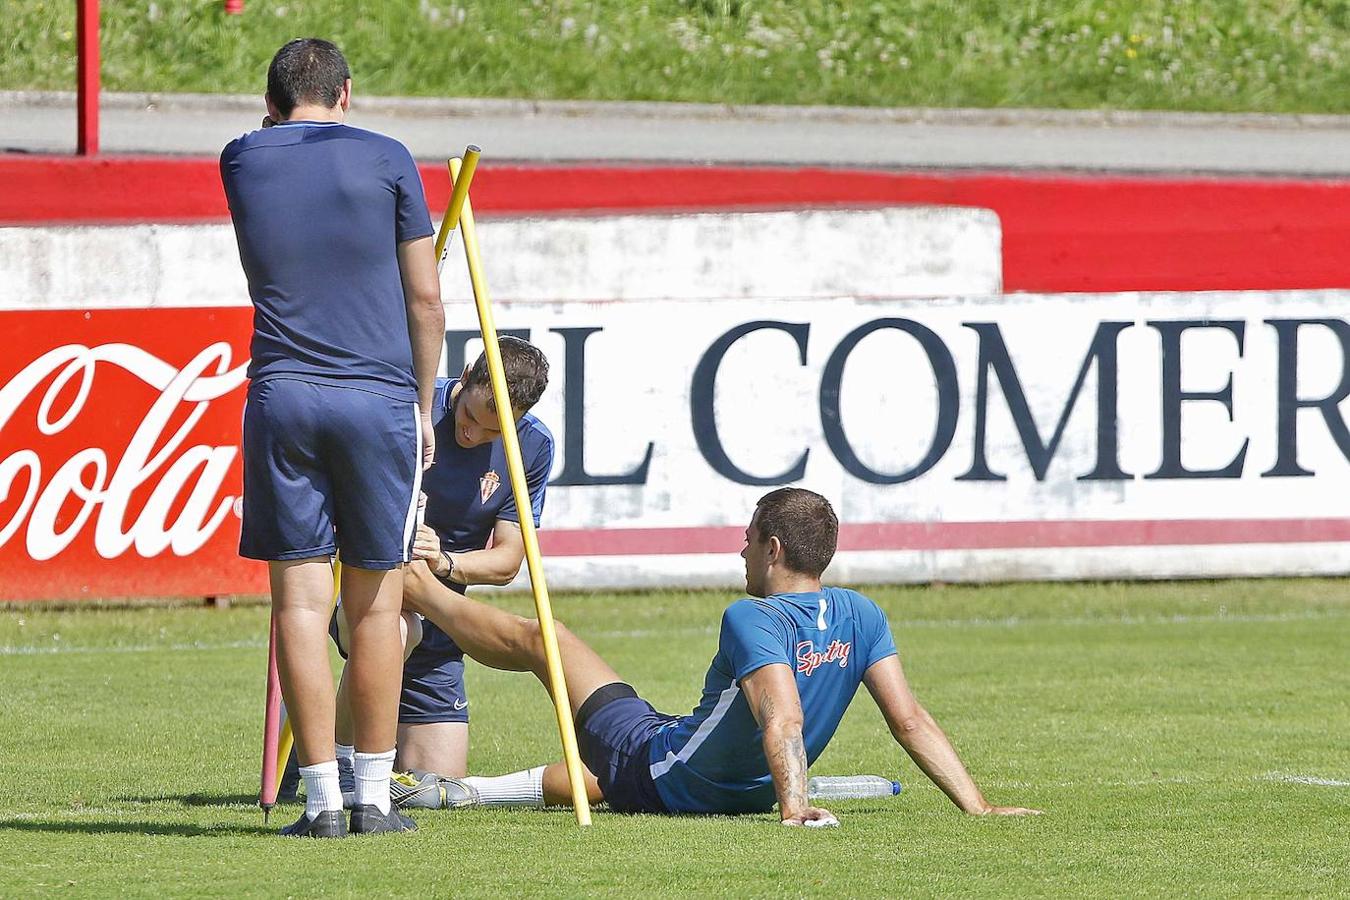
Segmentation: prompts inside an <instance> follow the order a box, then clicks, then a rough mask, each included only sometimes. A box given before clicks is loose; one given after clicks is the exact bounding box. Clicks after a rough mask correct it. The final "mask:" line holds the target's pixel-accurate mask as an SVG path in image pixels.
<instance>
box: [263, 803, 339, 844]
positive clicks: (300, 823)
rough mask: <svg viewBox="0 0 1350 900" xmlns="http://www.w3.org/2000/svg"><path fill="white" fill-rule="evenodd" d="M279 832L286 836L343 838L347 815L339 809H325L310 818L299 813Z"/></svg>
mask: <svg viewBox="0 0 1350 900" xmlns="http://www.w3.org/2000/svg"><path fill="white" fill-rule="evenodd" d="M280 833H281V834H283V835H285V836H286V837H312V838H343V837H346V836H347V817H346V816H345V815H343V812H342V810H340V809H330V810H325V811H324V812H321V813H319V814H318V815H317V816H315V817H314V818H312V819H311V818H310V817H309V816H308V815H306V814H305V813H301V814H300V818H298V819H296V820H295V822H293V823H292V824H290V825H287V826H286V827H285V828H283V829H281V832H280Z"/></svg>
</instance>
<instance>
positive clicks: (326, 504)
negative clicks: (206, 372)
mask: <svg viewBox="0 0 1350 900" xmlns="http://www.w3.org/2000/svg"><path fill="white" fill-rule="evenodd" d="M421 457H422V431H421V427H420V424H419V420H418V411H417V404H416V403H412V402H407V401H401V400H395V399H392V398H390V397H386V396H384V395H383V394H380V393H376V392H374V391H370V390H365V389H363V388H359V387H347V386H339V385H335V384H332V383H331V382H322V383H320V382H313V381H303V380H300V379H298V378H286V377H274V378H268V379H266V380H264V381H262V382H255V383H254V384H252V385H251V386H250V387H249V392H248V405H247V406H246V407H245V409H244V516H243V518H244V520H243V525H242V529H241V533H240V538H239V554H240V555H241V556H245V557H248V558H250V559H263V560H287V559H306V558H309V557H313V556H329V555H331V554H332V553H333V552H334V551H338V552H339V553H340V555H341V558H342V561H343V562H344V563H346V564H347V565H351V566H356V567H357V568H361V569H394V568H397V567H398V566H400V565H402V564H403V563H405V562H408V561H409V560H410V559H411V558H412V539H413V532H414V531H415V526H416V520H417V495H418V492H419V491H420V490H421V485H422V464H421Z"/></svg>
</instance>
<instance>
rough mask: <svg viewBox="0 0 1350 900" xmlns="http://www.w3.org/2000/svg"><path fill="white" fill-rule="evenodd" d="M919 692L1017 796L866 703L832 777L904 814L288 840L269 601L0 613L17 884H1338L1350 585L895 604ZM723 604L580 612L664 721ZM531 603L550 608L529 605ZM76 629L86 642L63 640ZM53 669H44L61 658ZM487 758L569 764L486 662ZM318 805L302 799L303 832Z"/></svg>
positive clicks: (1201, 890)
mask: <svg viewBox="0 0 1350 900" xmlns="http://www.w3.org/2000/svg"><path fill="white" fill-rule="evenodd" d="M870 593H871V594H872V596H874V597H875V598H876V599H877V600H878V602H880V603H881V604H882V605H883V606H884V607H885V608H886V610H887V612H888V614H889V615H890V617H891V621H892V628H893V631H894V633H895V635H896V639H897V642H898V644H899V647H900V650H901V654H902V658H903V659H904V661H905V664H906V669H907V672H908V674H909V676H910V680H911V682H912V683H913V685H914V686H915V689H916V691H917V693H918V694H919V696H920V697H921V698H922V699H923V701H924V702H925V703H926V704H927V705H928V707H929V708H930V709H931V710H932V711H933V712H934V714H935V715H936V716H937V718H938V720H939V721H940V722H941V723H942V724H943V725H944V726H945V727H946V729H947V730H948V732H949V734H950V735H951V736H952V738H953V740H954V742H955V743H956V745H957V747H958V748H959V750H960V751H961V753H962V756H963V757H964V759H965V760H966V762H967V764H968V765H969V766H970V768H971V770H972V771H973V773H974V774H975V775H976V778H977V779H978V780H979V781H980V782H981V784H982V785H983V786H984V788H985V791H986V793H987V794H988V796H989V797H990V799H991V800H994V801H995V802H1006V803H1017V804H1027V805H1032V806H1038V807H1041V808H1044V809H1045V810H1046V815H1045V816H1043V817H1040V818H1038V819H1034V820H992V819H977V818H971V817H966V816H962V815H961V814H960V813H958V812H957V811H956V810H955V808H954V807H952V806H951V804H950V803H949V802H948V801H947V800H946V799H945V798H944V797H943V796H942V795H941V794H940V793H939V792H938V791H937V789H936V788H935V787H933V786H932V785H931V784H930V783H929V782H927V781H926V779H924V778H923V776H922V775H921V774H920V773H918V771H917V770H916V769H915V768H914V766H913V765H912V764H911V763H910V762H909V761H908V760H907V759H904V758H903V757H902V754H901V752H900V750H899V749H898V747H896V746H895V745H894V744H893V743H892V742H891V740H890V738H889V736H888V735H887V734H886V730H885V727H884V725H883V723H882V722H881V719H880V717H879V715H878V714H877V713H876V711H875V708H874V707H873V705H872V704H871V702H870V700H868V699H867V698H866V696H865V695H864V696H860V697H859V699H858V701H857V702H856V703H855V704H854V706H853V707H852V708H851V709H850V711H849V713H848V715H847V716H846V717H845V719H844V723H843V725H842V727H841V731H840V734H839V736H838V737H837V738H836V740H835V742H834V743H833V744H832V745H831V746H830V748H829V749H828V750H827V751H826V753H825V754H824V756H823V757H822V758H821V759H820V760H819V761H818V762H817V764H816V766H814V767H813V771H817V772H835V773H845V772H876V773H879V774H888V775H892V776H898V777H899V778H900V780H902V781H903V782H904V783H905V785H906V791H905V793H904V794H903V795H901V797H899V798H897V799H895V800H892V801H884V802H883V801H868V802H854V803H844V804H838V805H837V809H836V811H837V812H838V813H840V816H841V819H842V821H843V827H842V828H840V829H839V830H837V831H832V832H806V831H800V830H791V831H790V830H787V829H782V828H780V827H778V826H777V825H775V824H774V821H775V819H774V817H772V816H748V817H740V818H726V817H712V818H685V819H668V818H662V817H654V816H633V817H629V816H616V815H612V814H609V813H607V812H604V811H600V812H598V813H597V815H596V823H595V825H594V826H593V828H592V829H591V830H589V831H588V832H585V833H582V832H579V831H578V830H577V829H576V828H575V827H574V826H573V824H572V820H571V816H570V813H568V812H565V811H547V812H538V811H486V810H476V811H469V812H463V813H449V812H440V813H434V812H419V813H418V815H417V819H418V821H419V825H420V826H421V831H419V832H418V833H417V834H416V835H411V836H407V837H405V838H394V839H368V840H352V841H348V842H342V843H340V844H339V843H335V844H331V845H330V844H322V843H319V844H316V843H301V842H287V841H283V840H281V839H280V838H277V837H274V836H273V835H271V834H269V833H268V832H267V831H265V830H264V829H263V828H262V821H261V817H260V814H259V813H258V811H257V809H256V807H255V806H254V805H253V804H254V801H255V798H256V787H257V770H258V757H259V750H260V741H259V729H260V723H261V717H262V693H263V692H262V674H263V668H264V663H265V652H266V650H265V641H264V636H265V627H266V617H267V612H266V609H265V608H263V607H238V606H237V607H235V608H233V609H231V610H228V611H210V610H202V609H191V608H169V609H163V608H139V609H101V610H78V609H74V610H71V609H67V610H55V611H50V610H42V609H37V608H11V609H7V610H5V611H3V612H0V708H2V709H3V721H4V723H5V727H4V728H3V729H0V786H3V788H4V789H3V791H0V895H4V896H26V895H43V894H46V893H56V892H58V891H59V892H60V893H62V894H63V895H76V896H80V895H83V896H99V895H107V894H111V893H120V894H127V893H130V894H141V895H160V896H165V895H168V896H219V895H222V894H228V895H238V896H285V895H294V894H299V893H304V894H311V895H332V896H369V895H371V894H372V893H377V894H379V895H389V896H427V895H429V894H432V895H435V894H447V893H454V894H455V895H489V894H492V895H497V896H512V895H521V896H535V895H545V894H549V895H555V896H556V895H580V894H610V895H628V896H631V895H638V894H642V895H675V894H681V895H693V894H711V895H723V896H731V895H736V896H782V895H806V894H817V893H820V892H823V891H833V892H835V893H842V894H844V895H872V896H925V895H949V894H959V895H996V894H1006V893H1015V894H1019V895H1038V894H1039V895H1047V894H1053V895H1066V894H1068V895H1074V896H1122V895H1139V896H1142V895H1153V896H1156V895H1160V894H1177V893H1187V894H1196V895H1226V896H1231V895H1280V894H1284V895H1299V896H1308V895H1332V894H1335V893H1337V892H1340V891H1343V890H1344V887H1345V884H1344V881H1343V876H1344V873H1345V871H1346V870H1347V868H1348V867H1350V848H1347V845H1346V843H1345V841H1344V840H1343V834H1344V825H1345V823H1346V813H1345V810H1346V808H1347V806H1346V804H1347V801H1348V800H1350V788H1346V787H1343V786H1336V785H1334V784H1317V783H1299V782H1297V781H1291V780H1289V779H1290V777H1291V776H1292V777H1296V778H1311V779H1321V780H1323V781H1330V782H1335V781H1347V780H1350V747H1347V745H1346V743H1345V741H1344V735H1345V734H1346V733H1350V675H1348V674H1347V667H1346V666H1345V660H1346V659H1347V657H1350V597H1348V596H1347V592H1346V590H1345V583H1344V582H1342V581H1337V580H1330V579H1327V580H1297V581H1238V582H1191V583H1172V584H1134V585H1123V584H1099V585H1076V584H1027V585H1007V586H992V587H964V586H962V587H950V586H949V587H946V588H922V587H901V588H878V589H875V590H872V591H870ZM732 599H734V596H732V595H731V594H728V593H725V592H715V593H658V594H643V595H597V596H581V595H572V596H568V595H561V596H559V597H558V598H555V606H556V608H557V610H558V612H559V615H560V616H561V617H562V618H563V619H564V620H566V621H567V622H568V623H569V625H570V626H571V627H572V628H574V629H575V630H576V631H577V632H578V633H580V634H582V635H583V636H585V637H587V638H588V639H590V640H592V641H593V642H594V644H595V645H596V646H597V648H598V649H599V650H600V652H601V653H602V654H604V655H605V656H606V657H607V658H609V659H610V660H611V661H612V662H613V663H614V664H615V667H616V668H617V670H618V671H619V672H620V673H621V674H623V675H624V676H625V677H627V678H629V679H630V680H632V681H633V682H634V683H635V684H636V686H637V687H638V689H639V690H640V691H641V692H642V693H643V694H644V695H645V696H647V697H648V698H649V699H651V700H652V701H653V702H654V703H655V704H656V705H657V706H658V708H664V709H668V710H676V711H683V710H687V709H689V708H691V707H692V706H693V704H694V702H695V701H696V699H697V689H698V685H699V683H700V682H699V679H700V678H701V676H702V674H703V671H704V669H705V667H706V665H707V662H708V660H709V658H710V657H711V655H712V653H713V652H714V650H715V644H716V637H717V636H716V622H717V617H718V614H719V612H720V610H721V609H722V608H723V607H724V606H725V605H726V604H727V603H728V602H730V600H732ZM501 602H502V605H504V606H507V607H509V608H511V609H514V610H516V611H519V612H525V611H526V610H527V609H528V607H529V601H528V598H523V597H507V598H503V599H502V601H501ZM58 636H59V637H58ZM38 651H41V652H38ZM468 679H469V682H470V691H471V694H472V697H473V702H474V707H473V708H474V717H475V718H474V722H475V724H474V736H473V745H472V749H471V753H470V763H471V766H472V768H473V769H474V770H475V771H480V772H500V771H506V770H510V769H515V768H519V767H522V766H525V765H529V764H533V763H536V762H540V761H543V760H545V759H551V758H553V757H554V756H556V755H557V750H556V746H557V737H556V734H555V729H554V725H553V722H552V717H551V711H550V709H549V706H548V703H547V700H546V698H545V695H544V692H543V690H542V689H541V688H540V687H539V686H538V684H537V683H536V682H535V681H534V679H532V678H530V677H529V676H526V675H518V674H510V673H499V672H494V671H491V670H487V669H484V668H482V667H481V666H476V665H471V666H470V672H469V675H468ZM297 810H298V807H281V808H279V809H278V816H277V818H276V819H274V821H273V823H272V827H273V828H275V827H277V825H278V824H279V823H278V821H277V819H279V820H281V821H288V820H289V819H291V818H293V817H294V816H295V815H297V814H298V812H297Z"/></svg>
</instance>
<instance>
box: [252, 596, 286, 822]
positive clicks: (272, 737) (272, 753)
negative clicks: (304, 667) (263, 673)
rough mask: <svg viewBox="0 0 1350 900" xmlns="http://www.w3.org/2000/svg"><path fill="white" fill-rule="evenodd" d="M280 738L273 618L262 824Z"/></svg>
mask: <svg viewBox="0 0 1350 900" xmlns="http://www.w3.org/2000/svg"><path fill="white" fill-rule="evenodd" d="M280 737H281V676H280V675H278V674H277V617H276V613H273V614H272V624H271V629H270V633H269V635H268V638H267V705H266V711H265V713H264V715H263V757H262V790H261V791H260V792H259V794H258V805H259V806H261V807H262V811H263V821H264V822H266V821H267V818H268V817H269V816H270V815H271V813H272V807H273V806H276V803H277V741H278V740H280Z"/></svg>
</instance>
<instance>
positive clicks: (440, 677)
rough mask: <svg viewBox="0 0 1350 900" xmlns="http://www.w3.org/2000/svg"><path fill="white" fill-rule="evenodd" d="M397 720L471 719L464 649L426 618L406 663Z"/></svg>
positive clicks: (401, 722)
mask: <svg viewBox="0 0 1350 900" xmlns="http://www.w3.org/2000/svg"><path fill="white" fill-rule="evenodd" d="M398 721H399V723H400V724H403V725H421V724H424V723H427V722H467V721H469V696H468V694H467V693H465V691H464V651H463V650H461V649H459V645H458V644H456V643H455V642H454V641H453V640H451V639H450V635H448V634H446V633H445V632H444V631H441V630H440V629H439V628H437V627H436V626H435V625H433V624H431V623H430V622H428V621H426V620H423V621H422V643H420V644H418V645H417V647H416V648H414V649H413V652H412V655H411V656H409V657H408V659H407V660H406V661H405V662H404V663H403V694H402V695H401V696H400V697H399V701H398Z"/></svg>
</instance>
